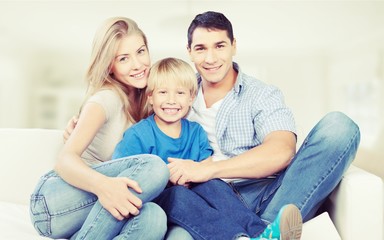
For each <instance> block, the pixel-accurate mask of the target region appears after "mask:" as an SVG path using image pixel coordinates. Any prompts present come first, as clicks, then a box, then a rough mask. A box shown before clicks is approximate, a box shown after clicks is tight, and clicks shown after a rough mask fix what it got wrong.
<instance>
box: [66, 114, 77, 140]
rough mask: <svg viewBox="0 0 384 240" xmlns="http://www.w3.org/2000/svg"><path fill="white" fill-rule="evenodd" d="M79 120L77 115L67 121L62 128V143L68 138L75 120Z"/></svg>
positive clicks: (74, 125)
mask: <svg viewBox="0 0 384 240" xmlns="http://www.w3.org/2000/svg"><path fill="white" fill-rule="evenodd" d="M78 120H79V116H73V117H72V118H71V119H70V120H69V121H68V123H67V126H66V127H65V129H64V134H63V139H64V143H65V142H66V141H67V140H68V138H69V136H70V135H71V133H72V132H73V129H75V127H76V124H77V121H78Z"/></svg>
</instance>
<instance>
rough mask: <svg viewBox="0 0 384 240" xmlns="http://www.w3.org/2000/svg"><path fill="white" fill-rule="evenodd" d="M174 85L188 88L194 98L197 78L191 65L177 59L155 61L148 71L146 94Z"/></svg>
mask: <svg viewBox="0 0 384 240" xmlns="http://www.w3.org/2000/svg"><path fill="white" fill-rule="evenodd" d="M175 84H177V85H179V86H182V87H185V88H188V89H189V90H190V93H191V96H196V94H197V78H196V74H195V72H194V71H193V68H192V67H191V65H189V64H188V63H187V62H185V61H183V60H181V59H178V58H164V59H162V60H159V61H157V62H156V63H155V64H154V65H153V66H152V67H151V69H150V71H149V76H148V85H147V94H150V93H152V92H153V90H154V89H155V88H158V87H161V86H167V85H175Z"/></svg>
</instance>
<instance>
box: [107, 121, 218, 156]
mask: <svg viewBox="0 0 384 240" xmlns="http://www.w3.org/2000/svg"><path fill="white" fill-rule="evenodd" d="M145 153H149V154H154V155H157V156H159V157H161V158H162V159H163V161H164V162H165V163H168V160H167V159H168V157H174V158H181V159H190V160H194V161H197V162H200V161H202V160H204V159H206V158H208V157H209V156H211V155H212V154H213V149H212V148H211V146H210V145H209V141H208V137H207V134H206V133H205V131H204V129H203V128H202V127H201V126H200V124H198V123H196V122H192V121H188V120H187V119H184V118H183V119H181V134H180V137H179V138H172V137H169V136H168V135H166V134H165V133H163V132H162V131H161V130H160V129H159V127H158V126H157V125H156V122H155V119H154V115H151V116H149V117H148V118H146V119H143V120H141V121H140V122H138V123H136V124H134V125H133V126H131V127H130V128H128V129H127V130H126V131H125V132H124V135H123V139H122V140H121V141H120V142H119V143H118V144H117V146H116V148H115V151H114V153H113V156H112V159H116V158H122V157H127V156H132V155H137V154H145Z"/></svg>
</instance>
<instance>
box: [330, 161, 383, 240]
mask: <svg viewBox="0 0 384 240" xmlns="http://www.w3.org/2000/svg"><path fill="white" fill-rule="evenodd" d="M383 190H384V189H383V181H382V179H381V178H380V177H378V176H376V175H374V174H371V173H369V172H366V171H364V170H363V169H360V168H358V167H356V166H353V165H352V166H350V168H349V169H348V170H347V172H346V173H345V174H344V177H343V179H342V181H341V182H340V184H339V185H338V186H337V188H336V189H335V190H334V191H333V193H332V194H331V195H330V197H329V201H327V203H326V211H328V213H329V215H330V217H331V219H332V221H333V223H334V224H335V226H336V229H337V231H338V232H339V234H340V236H341V238H342V239H343V240H358V239H359V240H360V239H383V226H384V225H383Z"/></svg>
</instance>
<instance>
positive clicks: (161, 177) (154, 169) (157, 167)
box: [146, 154, 170, 187]
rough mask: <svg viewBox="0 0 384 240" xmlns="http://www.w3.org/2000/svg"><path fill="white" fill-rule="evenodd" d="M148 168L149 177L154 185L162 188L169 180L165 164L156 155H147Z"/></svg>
mask: <svg viewBox="0 0 384 240" xmlns="http://www.w3.org/2000/svg"><path fill="white" fill-rule="evenodd" d="M146 159H147V163H148V168H149V169H150V174H151V175H150V176H151V179H152V180H153V182H155V183H156V184H162V185H164V187H165V186H166V184H167V183H168V180H169V176H170V173H169V169H168V167H167V165H166V164H165V162H164V161H163V160H162V159H161V158H160V157H158V156H156V155H150V154H148V155H147V158H146Z"/></svg>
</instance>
